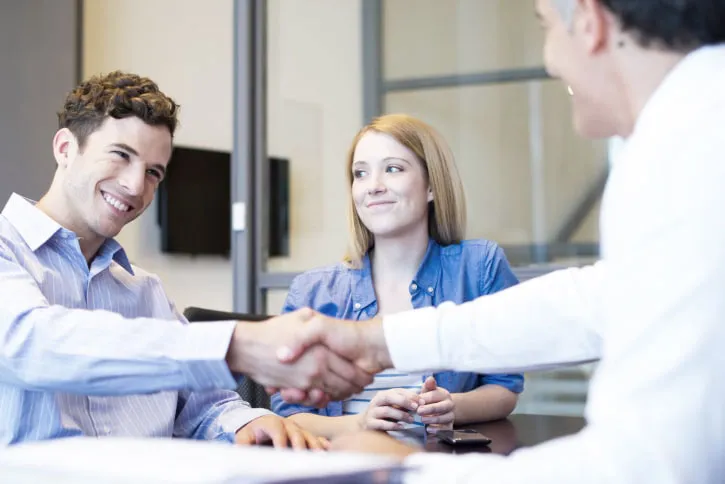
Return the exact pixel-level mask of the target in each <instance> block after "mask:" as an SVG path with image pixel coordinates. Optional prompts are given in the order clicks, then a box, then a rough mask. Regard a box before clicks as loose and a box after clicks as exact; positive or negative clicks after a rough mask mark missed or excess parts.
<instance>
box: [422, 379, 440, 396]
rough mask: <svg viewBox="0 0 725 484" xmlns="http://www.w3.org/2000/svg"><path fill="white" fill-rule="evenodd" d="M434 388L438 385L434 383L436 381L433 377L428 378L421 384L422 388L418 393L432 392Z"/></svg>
mask: <svg viewBox="0 0 725 484" xmlns="http://www.w3.org/2000/svg"><path fill="white" fill-rule="evenodd" d="M436 388H438V384H437V383H436V379H435V378H434V377H433V376H429V377H428V378H426V379H425V381H424V382H423V386H422V388H421V389H420V393H427V392H432V391H433V390H435V389H436Z"/></svg>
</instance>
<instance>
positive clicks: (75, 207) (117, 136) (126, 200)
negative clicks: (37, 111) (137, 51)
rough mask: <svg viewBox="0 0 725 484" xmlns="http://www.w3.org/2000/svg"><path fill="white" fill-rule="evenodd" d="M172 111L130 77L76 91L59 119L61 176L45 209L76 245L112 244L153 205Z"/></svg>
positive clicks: (153, 89) (152, 89)
mask: <svg viewBox="0 0 725 484" xmlns="http://www.w3.org/2000/svg"><path fill="white" fill-rule="evenodd" d="M177 111H178V105H177V104H176V103H175V102H174V101H173V100H172V99H171V98H169V97H168V96H166V95H165V94H164V93H163V92H161V91H160V90H159V88H158V86H157V85H156V84H155V83H154V82H153V81H151V80H150V79H148V78H144V77H139V76H137V75H135V74H128V73H124V72H112V73H110V74H108V75H105V76H95V77H92V78H90V79H88V80H87V81H85V82H83V83H82V84H80V85H79V86H77V87H76V88H75V89H74V90H73V91H72V92H71V93H70V94H69V95H68V97H67V98H66V100H65V103H64V105H63V109H62V110H61V111H60V112H59V113H58V122H59V130H58V132H57V133H56V134H55V137H54V138H53V154H54V156H55V159H56V162H57V163H58V169H57V171H56V175H55V178H54V180H53V184H52V186H51V188H50V191H49V192H48V194H47V195H46V197H45V200H41V204H43V205H44V207H43V208H44V209H45V210H46V212H49V213H50V214H51V216H53V217H54V218H56V219H57V220H58V221H59V222H60V223H61V224H62V225H64V226H66V228H68V229H70V230H73V231H74V232H76V233H77V234H78V236H79V237H83V238H86V239H98V240H102V239H104V238H107V237H114V236H115V235H116V234H118V232H119V231H120V230H121V228H123V226H124V225H126V224H127V223H128V222H130V221H132V220H133V219H135V218H136V217H138V216H139V215H141V213H143V211H144V210H145V209H146V208H147V207H148V205H149V204H150V203H151V201H152V200H153V197H154V194H155V192H156V188H157V187H158V184H159V182H161V180H162V179H163V178H164V175H165V173H166V166H167V164H168V162H169V158H170V157H171V150H172V138H173V134H174V131H175V129H176V124H177V118H176V116H177ZM46 202H48V203H46Z"/></svg>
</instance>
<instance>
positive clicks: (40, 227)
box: [2, 193, 63, 252]
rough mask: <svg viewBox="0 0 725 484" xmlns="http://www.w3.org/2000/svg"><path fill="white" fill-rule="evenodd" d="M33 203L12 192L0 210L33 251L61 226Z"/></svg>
mask: <svg viewBox="0 0 725 484" xmlns="http://www.w3.org/2000/svg"><path fill="white" fill-rule="evenodd" d="M35 203H36V202H34V201H32V200H29V199H27V198H25V197H22V196H20V195H18V194H17V193H13V194H12V195H10V199H9V200H8V202H7V203H6V204H5V208H4V209H3V211H2V214H3V216H4V217H5V218H6V219H7V221H8V222H10V224H11V225H12V226H13V227H15V230H17V231H18V233H19V234H20V236H21V237H22V238H23V240H24V241H25V243H26V244H28V247H30V250H32V251H33V252H35V251H36V250H38V249H39V248H40V247H41V246H42V245H43V244H45V243H46V242H47V241H48V240H50V238H51V237H53V236H54V235H55V234H56V233H57V232H58V231H60V230H62V228H63V227H61V226H60V224H59V223H58V222H56V221H55V220H53V219H52V218H50V217H49V216H48V215H46V214H45V213H43V211H41V210H39V209H38V208H36V207H35Z"/></svg>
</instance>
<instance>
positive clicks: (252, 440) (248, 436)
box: [234, 427, 257, 445]
mask: <svg viewBox="0 0 725 484" xmlns="http://www.w3.org/2000/svg"><path fill="white" fill-rule="evenodd" d="M234 442H236V444H237V445H254V444H256V443H257V439H256V437H255V436H254V432H251V431H250V430H249V429H248V428H246V427H245V428H243V429H241V430H239V431H238V432H237V434H236V435H235V436H234Z"/></svg>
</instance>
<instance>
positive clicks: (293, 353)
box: [277, 308, 327, 363]
mask: <svg viewBox="0 0 725 484" xmlns="http://www.w3.org/2000/svg"><path fill="white" fill-rule="evenodd" d="M299 311H308V312H304V313H302V314H300V317H301V318H304V319H303V321H305V324H304V325H302V326H301V327H300V328H299V329H298V330H297V331H296V332H295V338H294V341H293V342H291V343H288V344H286V345H283V346H281V347H279V348H278V349H277V359H279V361H281V362H282V363H294V362H295V361H297V360H298V359H299V358H300V357H301V356H302V355H303V354H304V353H305V350H307V348H309V347H311V346H314V345H316V344H319V343H322V342H323V340H324V337H325V331H326V329H327V325H326V324H325V323H326V320H325V318H324V317H322V315H318V314H317V313H316V312H314V311H312V310H311V309H309V308H304V309H300V310H298V311H295V312H294V313H290V314H297V313H298V312H299ZM313 316H320V317H315V318H313Z"/></svg>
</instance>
